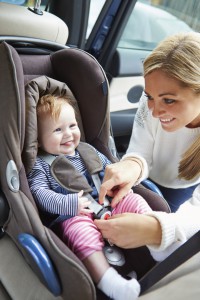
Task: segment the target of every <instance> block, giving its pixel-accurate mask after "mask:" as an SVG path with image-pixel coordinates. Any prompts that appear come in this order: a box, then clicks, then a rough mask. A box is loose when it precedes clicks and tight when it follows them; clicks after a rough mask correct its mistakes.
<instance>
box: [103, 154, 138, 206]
mask: <svg viewBox="0 0 200 300" xmlns="http://www.w3.org/2000/svg"><path fill="white" fill-rule="evenodd" d="M140 173H141V168H140V166H139V164H138V163H137V162H134V161H131V160H128V159H126V160H122V161H120V162H117V163H114V164H112V165H108V166H107V167H106V169H105V175H104V179H103V183H102V185H101V187H100V191H99V203H100V204H103V202H104V198H105V196H106V195H108V196H110V197H112V198H113V199H112V203H111V206H112V207H115V206H116V205H117V203H118V202H119V201H121V199H122V198H123V197H124V196H125V195H126V194H127V193H128V192H129V191H130V189H131V188H132V186H133V185H134V183H135V182H136V181H137V179H138V177H139V175H140Z"/></svg>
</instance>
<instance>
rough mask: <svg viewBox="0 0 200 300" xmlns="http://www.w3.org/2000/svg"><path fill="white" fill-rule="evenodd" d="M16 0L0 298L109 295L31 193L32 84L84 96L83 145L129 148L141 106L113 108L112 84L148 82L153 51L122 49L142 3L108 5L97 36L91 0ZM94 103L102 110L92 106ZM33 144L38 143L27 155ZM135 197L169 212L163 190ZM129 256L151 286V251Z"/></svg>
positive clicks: (136, 94) (116, 150)
mask: <svg viewBox="0 0 200 300" xmlns="http://www.w3.org/2000/svg"><path fill="white" fill-rule="evenodd" d="M8 2H9V1H7V3H4V2H3V1H1V2H0V91H1V96H0V98H1V99H4V100H3V101H1V102H0V111H1V112H2V117H1V121H0V122H1V124H0V127H1V129H2V130H1V131H2V139H1V142H0V144H1V146H0V151H1V157H2V159H1V162H0V165H1V166H0V178H1V181H0V229H1V230H0V234H1V239H0V261H1V268H0V280H1V281H0V299H2V300H10V299H15V300H25V299H26V300H28V299H30V300H32V299H43V300H45V299H47V300H51V299H58V300H62V299H81V300H84V299H85V300H89V299H91V300H94V299H108V298H106V297H105V296H104V295H103V294H102V293H100V292H99V291H98V290H96V287H95V285H94V284H93V282H92V280H91V278H90V276H89V274H88V272H87V270H86V269H85V267H84V266H83V264H82V263H81V262H80V261H79V259H78V258H77V257H76V256H75V255H74V254H73V253H72V251H70V250H69V249H68V248H67V247H66V246H65V244H64V243H63V242H62V241H61V240H60V239H59V238H58V237H57V235H56V234H55V232H54V231H52V230H51V229H49V228H46V227H45V226H44V225H43V224H42V222H41V220H40V217H39V214H38V211H37V208H36V205H35V203H34V200H33V198H32V195H31V194H30V191H29V189H28V184H27V180H26V170H25V169H26V166H25V161H32V159H33V154H35V140H34V139H33V140H31V139H32V133H31V134H30V132H29V133H27V132H26V130H25V127H26V126H25V120H26V119H25V84H26V83H27V82H29V81H30V80H33V79H35V78H37V77H40V76H42V75H45V76H48V77H51V78H53V79H56V80H58V81H60V82H65V83H66V84H67V85H68V86H69V87H70V89H71V90H72V91H73V93H74V95H75V96H76V98H77V99H78V106H79V109H80V115H81V118H82V126H83V132H84V133H83V137H84V139H85V140H86V141H87V142H89V143H91V144H93V145H94V146H95V147H97V149H99V150H100V151H102V152H103V153H104V154H106V155H107V156H109V157H110V159H111V160H113V161H116V160H117V159H118V157H119V156H121V155H123V154H124V153H125V151H126V149H127V146H128V143H129V139H130V135H131V131H132V124H133V119H134V114H135V112H136V110H137V105H135V106H130V107H129V106H128V108H125V109H123V110H120V109H119V110H116V111H111V112H110V111H109V100H110V97H111V95H110V91H109V85H110V87H111V88H112V82H113V78H118V79H120V80H122V81H123V79H126V78H130V79H131V80H132V78H133V77H136V78H139V79H141V78H142V72H143V71H142V61H143V59H144V58H145V56H146V55H147V54H148V53H149V51H150V50H147V51H145V50H142V51H140V52H138V51H132V50H131V49H124V48H120V47H118V43H119V40H120V36H121V34H122V32H123V30H124V28H125V26H126V23H127V21H128V18H129V16H130V14H131V12H132V9H133V8H134V6H135V3H136V2H137V1H133V0H123V1H122V0H107V1H106V2H105V3H104V6H103V8H102V10H101V13H100V14H99V16H98V18H97V20H96V22H95V24H94V27H93V29H92V31H91V34H90V35H89V37H88V38H86V35H87V26H88V17H89V8H90V4H91V3H90V0H74V1H64V0H63V1H61V0H60V1H58V0H51V1H35V3H33V2H34V1H32V2H31V1H20V0H18V1H10V3H8ZM25 2H27V6H24V5H25V4H26V3H25ZM40 5H42V6H40ZM11 19H12V22H11ZM130 61H133V62H134V64H133V65H131V66H130V63H129V62H130ZM88 66H89V68H88ZM80 82H81V83H82V84H81V88H79V83H80ZM142 91H143V85H142V84H141V81H140V80H138V81H137V80H136V83H134V84H133V85H131V87H130V88H128V89H127V90H126V97H127V99H129V104H130V103H132V104H138V100H139V98H140V95H141V93H142ZM99 93H101V96H99ZM94 98H95V101H96V102H94V103H93V105H90V104H89V103H87V105H86V104H85V101H86V99H88V100H89V101H91V102H92V101H93V99H94ZM5 99H6V100H5ZM105 99H106V100H105ZM107 101H108V103H107ZM4 112H5V113H4ZM94 112H95V113H94ZM98 112H102V113H103V117H102V118H101V117H100V114H98ZM88 114H89V115H90V120H88ZM119 120H120V121H119ZM94 123H96V126H95V127H94V126H93V124H94ZM5 125H6V126H5ZM31 126H32V129H33V128H34V125H33V124H31V125H30V127H31ZM13 132H14V133H13ZM33 132H34V130H33ZM27 139H28V141H29V143H30V144H31V147H30V149H28V150H27V151H26V146H27V144H26V143H27ZM30 140H31V142H30ZM24 149H25V150H24ZM24 151H26V152H27V153H26V154H28V156H26V155H25V156H26V157H28V158H26V159H24V156H23V155H24ZM30 154H31V155H30ZM29 155H30V156H29ZM136 191H137V192H138V193H140V194H141V195H143V196H144V197H145V198H146V199H149V204H150V206H151V207H152V208H153V209H157V210H161V211H166V212H169V208H168V206H167V205H166V202H165V200H164V199H162V198H161V197H160V195H158V194H157V193H155V192H154V191H150V190H147V189H146V188H144V187H143V186H142V187H141V186H139V187H138V189H137V190H136ZM124 255H125V258H126V265H125V266H124V267H123V268H122V269H120V270H119V272H121V273H122V274H123V275H124V274H127V272H130V271H131V270H132V269H133V268H134V270H136V271H137V272H138V279H139V280H141V283H142V280H145V279H144V278H145V276H146V275H148V271H149V270H150V269H151V268H152V267H153V266H154V265H155V261H153V259H152V258H151V257H150V255H149V252H148V251H147V248H146V247H141V248H139V250H131V251H129V250H127V251H124ZM144 257H145V259H144ZM137 267H138V269H137ZM116 268H117V267H116Z"/></svg>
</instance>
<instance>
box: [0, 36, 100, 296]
mask: <svg viewBox="0 0 200 300" xmlns="http://www.w3.org/2000/svg"><path fill="white" fill-rule="evenodd" d="M24 98H25V97H24V78H23V70H22V65H21V62H20V59H19V56H18V54H17V52H16V51H15V50H14V48H12V47H11V46H9V45H8V44H6V43H5V42H3V43H1V44H0V113H1V117H0V128H1V142H0V153H1V159H0V187H1V189H2V191H3V193H4V194H5V197H6V199H7V201H8V204H9V207H10V214H9V218H8V220H7V222H6V223H5V224H4V230H5V231H6V233H8V234H9V236H10V237H11V238H12V239H13V241H14V242H16V244H17V245H18V247H19V244H18V242H17V236H18V234H19V233H22V232H26V233H29V234H32V235H33V236H34V237H36V238H37V239H38V241H40V242H41V243H42V245H43V247H44V248H45V249H46V251H47V252H48V254H49V256H50V257H51V259H52V261H53V264H54V265H55V267H56V270H57V272H58V276H59V278H60V281H61V286H62V295H61V296H62V297H63V298H64V299H74V300H75V299H83V300H84V299H85V300H89V299H91V300H93V299H96V292H95V288H94V284H93V282H92V280H91V277H90V276H89V274H88V272H87V271H86V269H85V267H84V266H83V264H82V263H81V262H80V261H79V260H78V259H77V257H76V256H75V255H74V254H73V253H72V252H71V251H70V250H69V249H68V248H67V247H66V246H65V245H64V244H63V243H62V241H61V240H59V239H58V238H57V237H56V236H55V234H54V233H53V232H52V231H50V230H49V229H47V228H45V227H44V226H43V224H42V222H41V220H40V218H39V215H38V212H37V209H36V206H35V205H34V202H33V201H32V197H31V195H30V192H29V188H28V184H27V180H26V175H25V170H24V167H23V163H22V159H21V152H22V149H23V142H24V129H25V99H24ZM10 160H13V161H14V163H15V164H16V167H17V170H18V173H19V181H20V189H19V191H16V192H13V191H11V190H10V189H9V187H8V184H7V179H6V168H7V164H8V162H9V161H10ZM22 252H23V254H24V257H26V258H27V261H29V260H28V257H27V255H26V253H24V251H22ZM29 263H30V261H29ZM10 284H12V283H10ZM77 286H78V288H77ZM44 288H45V287H44Z"/></svg>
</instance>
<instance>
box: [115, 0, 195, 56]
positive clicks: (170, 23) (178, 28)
mask: <svg viewBox="0 0 200 300" xmlns="http://www.w3.org/2000/svg"><path fill="white" fill-rule="evenodd" d="M195 3H196V6H195V5H194V4H195ZM197 6H198V7H197ZM198 11H200V1H196V0H179V1H177V0H151V1H144V0H143V1H142V0H139V1H138V2H137V3H136V5H135V7H134V9H133V12H132V14H131V15H130V18H129V20H128V22H127V25H126V27H125V30H124V32H123V34H122V36H121V39H120V42H119V45H118V46H119V47H121V48H131V49H143V50H150V51H151V50H153V48H155V46H156V45H157V44H158V43H159V42H160V41H161V40H163V39H164V38H165V37H166V36H169V35H172V34H175V33H178V32H187V31H192V30H195V31H199V29H200V19H199V14H197V12H198Z"/></svg>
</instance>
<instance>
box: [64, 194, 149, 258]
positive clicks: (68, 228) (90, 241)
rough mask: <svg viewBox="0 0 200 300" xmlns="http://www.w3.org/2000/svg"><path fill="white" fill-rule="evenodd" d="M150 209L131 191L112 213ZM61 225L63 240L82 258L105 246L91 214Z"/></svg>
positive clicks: (76, 217) (74, 218)
mask: <svg viewBox="0 0 200 300" xmlns="http://www.w3.org/2000/svg"><path fill="white" fill-rule="evenodd" d="M150 210H151V208H150V206H149V205H148V204H147V202H146V201H145V200H144V199H143V198H142V197H141V196H140V195H138V194H134V193H129V194H128V195H127V196H126V197H124V199H123V200H122V201H120V202H119V203H118V204H117V205H116V207H115V208H114V209H113V211H112V215H116V214H121V213H125V212H133V213H139V214H143V213H146V212H149V211H150ZM60 226H61V236H62V239H63V241H64V242H65V243H66V245H67V246H68V247H69V248H70V249H71V250H72V251H73V252H74V253H75V254H76V255H77V256H78V258H79V259H80V260H84V259H85V258H86V257H88V256H89V255H91V254H92V253H93V252H96V251H101V250H102V248H103V246H104V241H103V238H102V235H101V233H100V231H99V230H98V229H97V227H96V226H95V224H94V222H93V220H92V218H91V217H90V216H75V217H73V218H71V219H68V220H66V221H64V222H62V223H61V224H60Z"/></svg>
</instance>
